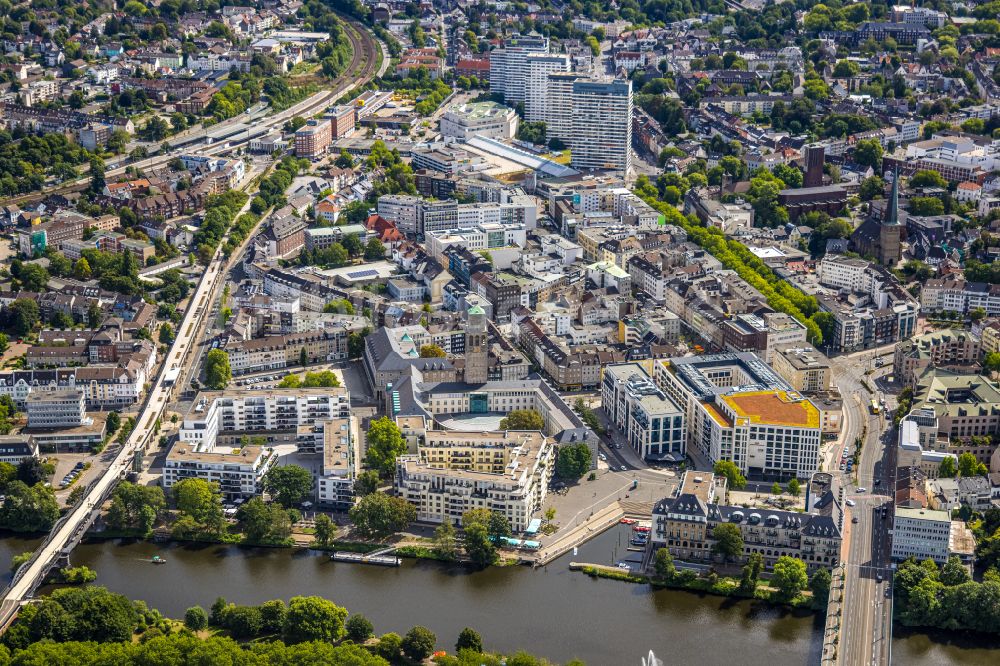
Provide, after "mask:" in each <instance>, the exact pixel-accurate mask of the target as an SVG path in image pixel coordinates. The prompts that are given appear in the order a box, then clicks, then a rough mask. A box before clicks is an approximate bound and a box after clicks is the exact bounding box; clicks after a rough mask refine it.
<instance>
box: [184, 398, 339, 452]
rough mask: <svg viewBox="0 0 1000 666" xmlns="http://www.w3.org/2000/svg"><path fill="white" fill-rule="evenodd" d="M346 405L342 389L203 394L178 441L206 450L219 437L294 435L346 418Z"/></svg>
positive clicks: (186, 416) (212, 445)
mask: <svg viewBox="0 0 1000 666" xmlns="http://www.w3.org/2000/svg"><path fill="white" fill-rule="evenodd" d="M350 405H351V403H350V397H349V396H348V394H347V389H345V388H311V389H270V390H268V391H261V392H259V393H249V392H228V391H206V392H203V393H200V394H198V396H197V397H196V398H195V400H194V403H193V405H192V407H191V409H190V410H189V411H188V413H187V414H186V415H185V416H184V421H183V423H182V424H181V430H180V435H179V441H180V442H184V443H188V444H190V445H191V446H193V447H194V448H195V449H196V450H198V451H203V450H210V449H212V448H213V447H214V446H215V444H216V440H217V438H218V436H219V435H220V433H233V432H238V433H253V432H267V431H282V430H283V431H294V430H296V429H297V428H298V427H299V426H306V425H310V424H312V423H314V422H316V421H319V420H322V419H332V418H344V419H346V418H350Z"/></svg>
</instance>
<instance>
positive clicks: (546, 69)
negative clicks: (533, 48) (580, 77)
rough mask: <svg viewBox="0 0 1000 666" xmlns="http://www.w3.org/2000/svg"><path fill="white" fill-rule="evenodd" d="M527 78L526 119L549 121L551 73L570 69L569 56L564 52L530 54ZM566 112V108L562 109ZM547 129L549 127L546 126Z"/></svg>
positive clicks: (526, 62) (527, 58) (527, 61)
mask: <svg viewBox="0 0 1000 666" xmlns="http://www.w3.org/2000/svg"><path fill="white" fill-rule="evenodd" d="M525 66H526V67H527V70H528V72H527V78H526V80H525V92H524V119H525V120H528V121H539V120H541V121H548V118H549V116H550V113H549V75H550V74H557V73H560V72H568V71H569V56H567V55H564V54H555V53H553V54H541V53H538V54H535V53H533V54H529V55H528V56H527V57H526V58H525ZM562 111H563V113H565V111H566V109H565V108H563V109H562ZM546 129H548V128H547V127H546Z"/></svg>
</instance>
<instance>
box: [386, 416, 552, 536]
mask: <svg viewBox="0 0 1000 666" xmlns="http://www.w3.org/2000/svg"><path fill="white" fill-rule="evenodd" d="M554 467H555V449H554V445H553V442H552V441H551V440H549V439H548V438H546V437H545V435H543V434H542V433H541V432H538V431H505V432H460V431H452V430H440V431H435V430H429V431H427V432H426V433H425V435H424V441H423V443H420V444H418V445H417V453H416V454H408V455H403V456H400V457H399V458H397V459H396V479H395V488H396V493H397V494H398V495H399V496H400V497H402V498H403V499H405V500H406V501H408V502H410V503H411V504H413V505H414V506H415V507H416V509H417V520H421V521H427V522H432V523H443V522H445V521H448V522H451V523H455V524H458V523H460V522H461V518H462V514H463V513H465V512H466V511H469V510H470V509H489V510H492V511H497V512H499V513H502V514H503V515H504V516H506V517H507V520H508V521H510V526H511V528H512V529H513V530H514V531H515V532H522V531H524V530H525V529H526V528H527V527H528V523H529V522H530V521H531V516H532V515H533V514H534V513H535V512H536V511H539V510H540V509H541V508H542V503H543V502H544V501H545V495H546V492H547V490H548V486H549V482H550V481H551V479H552V474H553V470H554Z"/></svg>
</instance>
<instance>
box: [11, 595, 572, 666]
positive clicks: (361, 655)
mask: <svg viewBox="0 0 1000 666" xmlns="http://www.w3.org/2000/svg"><path fill="white" fill-rule="evenodd" d="M183 619H184V623H183V628H181V629H178V628H176V626H175V625H174V624H173V623H171V622H170V621H169V620H167V619H166V618H164V617H163V616H162V615H161V614H160V613H159V612H158V611H156V610H151V609H149V608H148V607H146V605H145V604H144V603H142V602H138V601H130V600H129V599H127V598H126V597H124V596H123V595H121V594H117V593H113V592H109V591H108V590H107V589H105V588H103V587H82V588H66V589H60V590H56V591H55V592H53V593H52V594H51V595H50V596H49V597H46V598H45V599H43V600H42V601H40V602H39V603H37V604H30V605H28V606H26V607H25V608H24V609H22V611H21V613H20V615H19V617H18V620H17V622H16V623H15V624H14V625H13V626H12V627H11V629H10V630H9V631H8V632H7V633H6V634H5V635H4V637H3V643H2V644H0V663H3V664H11V665H12V666H29V665H32V664H68V663H74V664H84V663H87V664H90V663H115V664H124V665H136V666H138V665H140V664H162V665H173V664H178V665H179V664H191V663H205V664H223V663H226V664H259V665H261V666H268V665H272V664H273V665H274V666H287V665H289V664H341V665H345V666H346V665H348V664H350V665H351V666H389V664H414V663H423V662H424V661H425V660H426V659H428V658H429V657H430V656H431V655H432V654H434V651H435V649H437V647H438V637H437V636H436V635H435V634H434V632H432V631H431V630H430V629H427V628H426V627H422V626H415V627H413V628H412V629H410V630H409V631H408V632H406V633H405V634H404V635H402V636H400V635H399V634H396V633H392V632H390V633H386V634H383V635H382V636H379V637H376V636H375V627H374V625H373V624H372V622H371V621H370V620H369V619H368V618H366V617H365V616H364V615H361V614H360V613H355V614H352V615H351V614H349V613H348V611H347V609H346V608H343V607H342V606H338V605H336V604H334V603H333V602H331V601H329V600H326V599H323V598H320V597H315V596H310V597H303V596H299V597H293V598H292V599H290V600H289V601H288V603H287V604H286V603H285V602H284V601H282V600H272V601H267V602H264V603H262V604H260V605H237V604H232V603H229V602H227V601H226V600H225V599H223V598H221V597H220V598H218V599H217V600H216V601H215V603H214V604H212V606H211V609H210V611H209V612H206V611H205V609H203V608H202V607H200V606H192V607H191V608H188V609H187V611H186V612H185V613H184V618H183ZM209 629H214V630H223V631H226V632H228V633H229V636H231V637H223V636H220V635H211V634H209V633H207V630H209ZM136 636H138V638H139V640H133V639H134V638H135V637H136ZM234 639H238V640H241V641H247V642H245V643H239V642H237V640H234ZM454 645H455V654H454V655H452V656H437V657H435V663H436V664H440V665H442V666H500V665H501V664H507V666H545V665H547V664H549V662H547V661H544V660H541V659H538V658H536V657H533V656H531V655H528V654H526V653H523V652H519V653H516V654H513V655H508V656H506V657H505V656H503V655H499V654H490V653H484V652H483V639H482V637H481V636H480V634H479V632H477V631H476V630H475V629H472V628H469V627H466V628H464V629H462V631H461V632H460V633H459V635H458V637H457V640H456V641H455V644H454ZM570 664H572V665H574V666H578V665H579V664H580V662H570ZM570 664H568V665H567V666H570Z"/></svg>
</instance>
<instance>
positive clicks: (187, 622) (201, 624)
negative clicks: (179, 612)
mask: <svg viewBox="0 0 1000 666" xmlns="http://www.w3.org/2000/svg"><path fill="white" fill-rule="evenodd" d="M184 626H185V627H187V628H188V629H190V630H191V631H202V630H204V629H206V628H208V613H206V612H205V609H204V608H202V607H201V606H192V607H191V608H188V609H187V610H186V611H184Z"/></svg>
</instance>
